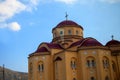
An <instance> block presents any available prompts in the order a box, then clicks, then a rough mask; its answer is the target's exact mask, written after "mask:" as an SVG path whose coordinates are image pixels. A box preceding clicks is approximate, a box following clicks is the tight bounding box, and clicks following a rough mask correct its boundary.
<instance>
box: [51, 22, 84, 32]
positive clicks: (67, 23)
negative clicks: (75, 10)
mask: <svg viewBox="0 0 120 80" xmlns="http://www.w3.org/2000/svg"><path fill="white" fill-rule="evenodd" d="M66 25H68V26H75V27H80V28H81V29H82V30H83V27H82V26H80V25H78V24H77V23H76V22H74V21H72V20H64V21H62V22H60V23H59V24H58V25H57V26H56V27H55V28H53V30H54V29H56V28H62V27H65V26H66Z"/></svg>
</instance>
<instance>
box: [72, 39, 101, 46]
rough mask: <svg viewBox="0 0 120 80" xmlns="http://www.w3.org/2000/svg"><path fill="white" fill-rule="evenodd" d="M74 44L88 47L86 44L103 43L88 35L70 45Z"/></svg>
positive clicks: (97, 44) (96, 44)
mask: <svg viewBox="0 0 120 80" xmlns="http://www.w3.org/2000/svg"><path fill="white" fill-rule="evenodd" d="M74 46H80V47H88V46H103V45H102V44H101V43H100V42H99V41H97V40H96V39H94V38H91V37H88V38H84V39H81V40H79V41H77V42H75V43H73V44H72V45H71V46H70V47H74Z"/></svg>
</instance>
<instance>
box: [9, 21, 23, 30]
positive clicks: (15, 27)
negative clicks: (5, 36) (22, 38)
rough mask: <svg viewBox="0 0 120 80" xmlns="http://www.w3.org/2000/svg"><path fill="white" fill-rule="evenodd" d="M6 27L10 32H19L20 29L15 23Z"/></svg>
mask: <svg viewBox="0 0 120 80" xmlns="http://www.w3.org/2000/svg"><path fill="white" fill-rule="evenodd" d="M7 27H8V28H9V29H10V30H12V31H19V30H20V29H21V27H20V25H19V24H18V23H17V22H12V23H9V24H8V26H7Z"/></svg>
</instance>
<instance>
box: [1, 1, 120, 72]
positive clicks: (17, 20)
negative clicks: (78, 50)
mask: <svg viewBox="0 0 120 80" xmlns="http://www.w3.org/2000/svg"><path fill="white" fill-rule="evenodd" d="M66 12H67V13H68V15H69V16H68V19H69V20H73V21H75V22H77V23H78V24H80V25H81V26H83V28H84V37H93V38H95V39H97V40H98V41H100V42H101V43H102V44H104V45H105V44H106V43H107V42H108V41H110V40H111V35H114V39H116V40H120V0H0V55H1V57H0V66H2V64H5V66H6V67H7V68H10V69H12V70H17V71H24V72H27V71H28V70H27V69H28V68H27V66H28V58H27V57H28V55H29V54H30V53H32V52H34V51H35V50H36V49H37V47H38V45H39V44H40V43H41V42H51V40H52V33H51V30H52V28H54V27H55V26H56V25H57V24H58V23H60V22H61V21H63V20H65V13H66Z"/></svg>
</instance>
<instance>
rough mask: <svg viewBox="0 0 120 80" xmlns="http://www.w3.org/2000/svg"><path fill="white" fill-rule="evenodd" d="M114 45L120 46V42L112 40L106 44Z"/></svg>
mask: <svg viewBox="0 0 120 80" xmlns="http://www.w3.org/2000/svg"><path fill="white" fill-rule="evenodd" d="M113 45H120V41H117V40H111V41H109V42H107V43H106V46H113Z"/></svg>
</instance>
